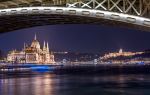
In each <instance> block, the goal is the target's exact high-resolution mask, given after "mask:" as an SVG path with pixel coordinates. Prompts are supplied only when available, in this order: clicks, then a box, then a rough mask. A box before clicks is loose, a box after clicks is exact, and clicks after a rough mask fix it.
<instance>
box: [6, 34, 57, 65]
mask: <svg viewBox="0 0 150 95" xmlns="http://www.w3.org/2000/svg"><path fill="white" fill-rule="evenodd" d="M7 61H9V62H17V63H39V64H49V63H55V61H54V55H53V52H52V51H50V50H49V45H48V42H47V44H45V41H44V44H43V48H42V49H41V47H40V43H39V41H38V40H37V38H36V35H35V37H34V40H33V41H32V43H31V45H30V46H28V45H27V44H25V45H24V48H23V50H22V51H17V50H12V51H10V52H9V53H8V55H7Z"/></svg>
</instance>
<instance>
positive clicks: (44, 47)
mask: <svg viewBox="0 0 150 95" xmlns="http://www.w3.org/2000/svg"><path fill="white" fill-rule="evenodd" d="M45 49H46V46H45V41H44V45H43V50H45Z"/></svg>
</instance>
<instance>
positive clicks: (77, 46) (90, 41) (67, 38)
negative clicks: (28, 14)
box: [0, 25, 150, 53]
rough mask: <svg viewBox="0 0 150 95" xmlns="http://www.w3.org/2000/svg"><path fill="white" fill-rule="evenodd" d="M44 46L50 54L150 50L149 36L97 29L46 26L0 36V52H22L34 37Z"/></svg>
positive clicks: (82, 26)
mask: <svg viewBox="0 0 150 95" xmlns="http://www.w3.org/2000/svg"><path fill="white" fill-rule="evenodd" d="M35 33H36V34H37V38H38V40H39V41H40V43H41V44H42V46H43V41H44V40H45V41H48V42H49V47H50V49H51V50H53V51H70V52H90V53H92V52H94V53H104V52H114V51H118V49H119V48H123V49H124V50H126V51H143V50H145V49H150V32H144V31H139V30H133V29H127V28H118V27H117V26H116V27H111V26H100V25H48V26H38V27H32V28H26V29H21V30H16V31H13V32H8V33H4V34H0V49H1V50H3V51H5V52H7V51H8V50H11V49H18V50H21V48H23V44H24V42H25V43H31V41H32V40H33V38H34V34H35Z"/></svg>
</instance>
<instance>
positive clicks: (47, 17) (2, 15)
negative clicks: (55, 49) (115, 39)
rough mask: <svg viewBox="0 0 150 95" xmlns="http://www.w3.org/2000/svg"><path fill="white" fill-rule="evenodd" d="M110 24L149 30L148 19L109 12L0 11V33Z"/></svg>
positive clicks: (62, 10) (43, 8)
mask: <svg viewBox="0 0 150 95" xmlns="http://www.w3.org/2000/svg"><path fill="white" fill-rule="evenodd" d="M80 23H81V24H84V23H86V24H87V23H89V24H108V23H109V24H111V25H120V24H121V25H122V26H125V27H131V28H136V29H137V28H139V29H142V30H148V31H149V30H150V19H149V18H144V17H140V16H133V15H128V14H124V13H116V12H110V11H102V10H94V9H82V8H67V7H22V8H10V9H1V10H0V32H1V33H2V32H8V31H12V30H16V29H21V28H26V27H32V26H39V25H50V24H80Z"/></svg>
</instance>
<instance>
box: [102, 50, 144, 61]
mask: <svg viewBox="0 0 150 95" xmlns="http://www.w3.org/2000/svg"><path fill="white" fill-rule="evenodd" d="M142 53H143V52H123V50H122V49H120V50H119V52H114V53H108V54H105V55H104V56H103V57H101V58H100V59H101V60H105V59H109V58H115V57H119V56H125V57H126V56H133V55H136V54H142Z"/></svg>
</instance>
